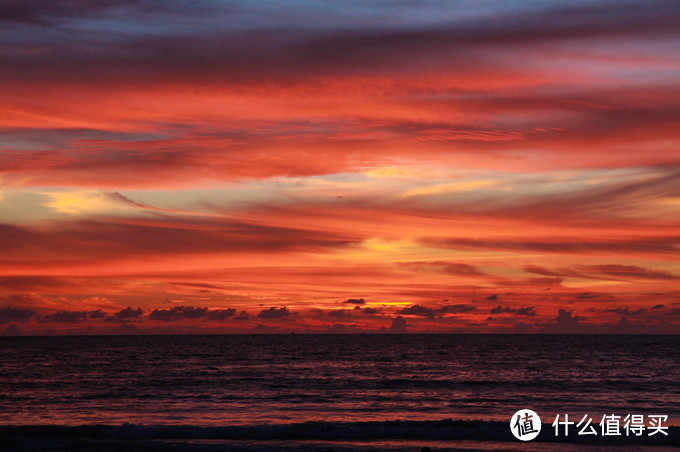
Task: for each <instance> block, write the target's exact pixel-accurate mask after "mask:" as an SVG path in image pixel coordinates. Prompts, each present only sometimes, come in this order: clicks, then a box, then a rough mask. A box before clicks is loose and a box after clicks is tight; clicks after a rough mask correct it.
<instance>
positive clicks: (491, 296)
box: [486, 294, 498, 300]
mask: <svg viewBox="0 0 680 452" xmlns="http://www.w3.org/2000/svg"><path fill="white" fill-rule="evenodd" d="M486 299H487V300H498V295H496V294H493V295H489V296H488V297H486Z"/></svg>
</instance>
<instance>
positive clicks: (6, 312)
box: [0, 306, 36, 324]
mask: <svg viewBox="0 0 680 452" xmlns="http://www.w3.org/2000/svg"><path fill="white" fill-rule="evenodd" d="M35 314H36V312H35V311H33V310H32V309H21V308H12V307H9V306H8V307H6V308H2V309H0V324H3V323H12V322H26V321H28V320H31V318H32V317H33V316H34V315H35Z"/></svg>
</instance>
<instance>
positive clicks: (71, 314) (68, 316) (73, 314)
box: [40, 310, 90, 323]
mask: <svg viewBox="0 0 680 452" xmlns="http://www.w3.org/2000/svg"><path fill="white" fill-rule="evenodd" d="M89 313H90V312H89V311H66V310H62V311H57V312H56V313H54V314H50V315H44V316H42V317H41V318H40V321H41V322H43V323H47V322H59V323H79V322H84V321H85V320H87V315H88V314H89Z"/></svg>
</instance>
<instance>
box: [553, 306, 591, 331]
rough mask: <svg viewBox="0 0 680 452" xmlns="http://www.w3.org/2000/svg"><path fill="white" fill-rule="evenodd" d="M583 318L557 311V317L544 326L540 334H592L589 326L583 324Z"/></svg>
mask: <svg viewBox="0 0 680 452" xmlns="http://www.w3.org/2000/svg"><path fill="white" fill-rule="evenodd" d="M585 320H586V318H585V317H582V316H579V315H574V314H573V311H567V310H566V309H559V310H558V313H557V317H556V318H555V319H554V320H553V321H551V322H548V323H546V324H545V325H544V327H543V329H542V332H544V333H553V334H579V333H591V332H594V330H593V328H592V327H591V326H590V325H586V324H583V323H582V322H584V321H585Z"/></svg>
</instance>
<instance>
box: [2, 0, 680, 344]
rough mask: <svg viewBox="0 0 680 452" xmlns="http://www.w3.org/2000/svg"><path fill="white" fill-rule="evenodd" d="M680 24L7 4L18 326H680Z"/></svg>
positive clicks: (602, 8) (659, 5) (542, 6)
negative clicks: (679, 55) (679, 25)
mask: <svg viewBox="0 0 680 452" xmlns="http://www.w3.org/2000/svg"><path fill="white" fill-rule="evenodd" d="M678 23H680V4H679V3H678V2H677V1H675V0H669V1H658V0H649V1H645V2H625V1H616V2H609V1H521V2H520V1H515V2H513V1H490V0H480V1H472V0H468V1H465V0H459V1H406V0H384V1H375V2H363V1H344V2H336V1H317V0H309V1H306V0H305V1H302V0H300V1H286V2H283V1H261V2H245V1H242V2H238V1H201V0H199V1H192V2H188V1H172V0H170V1H167V0H163V1H161V0H135V1H133V0H122V1H104V0H97V1H85V0H68V1H67V0H57V1H51V2H44V1H38V0H25V1H0V44H1V45H0V331H3V330H4V331H5V333H6V334H17V333H20V334H131V333H148V334H167V333H187V334H193V333H277V332H280V333H288V332H298V333H305V332H310V333H319V332H331V333H360V332H369V333H370V332H405V331H409V332H432V333H435V332H437V333H546V332H547V333H680V259H679V257H680V147H679V145H680V58H679V57H678V54H679V52H678V50H679V49H680V28H679V27H678V25H677V24H678Z"/></svg>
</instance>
